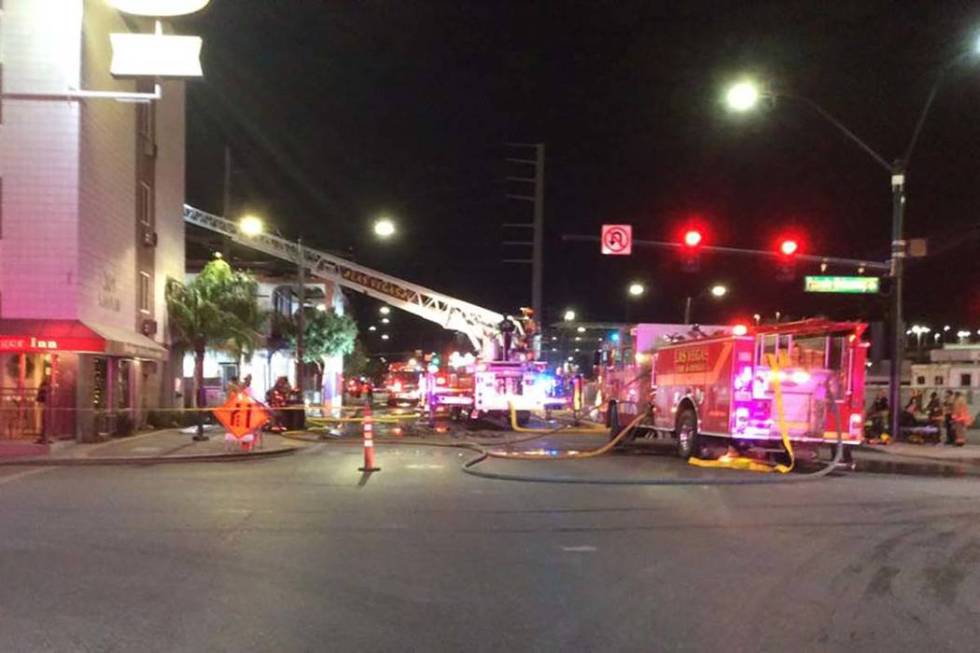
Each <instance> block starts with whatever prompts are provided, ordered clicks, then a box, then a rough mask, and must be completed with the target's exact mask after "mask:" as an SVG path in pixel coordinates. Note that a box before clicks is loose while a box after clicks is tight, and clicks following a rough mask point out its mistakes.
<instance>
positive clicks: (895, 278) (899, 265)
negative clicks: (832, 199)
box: [888, 90, 935, 442]
mask: <svg viewBox="0 0 980 653" xmlns="http://www.w3.org/2000/svg"><path fill="white" fill-rule="evenodd" d="M933 94H935V90H934V91H933ZM928 107H929V104H927V105H926V109H927V110H928ZM924 115H925V113H924V112H923V117H922V118H920V121H921V120H924ZM912 144H913V145H914V144H915V139H914V138H913V140H912ZM911 150H912V146H909V153H911ZM904 229H905V162H904V161H895V163H894V164H893V165H892V258H891V277H892V288H891V291H892V296H891V299H892V306H891V309H892V310H891V313H892V320H891V322H892V362H891V369H890V370H888V372H889V374H888V377H889V378H888V390H889V393H888V395H889V396H888V408H889V410H890V411H891V414H890V415H889V417H890V418H891V419H890V420H889V427H890V428H889V433H891V435H892V437H893V438H895V440H896V442H897V441H898V436H899V433H900V431H899V428H900V424H901V417H902V408H901V406H902V355H903V354H904V353H905V322H904V320H903V318H902V281H903V279H902V272H903V268H904V263H905V252H906V246H905V239H904Z"/></svg>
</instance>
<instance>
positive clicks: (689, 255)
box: [681, 229, 704, 272]
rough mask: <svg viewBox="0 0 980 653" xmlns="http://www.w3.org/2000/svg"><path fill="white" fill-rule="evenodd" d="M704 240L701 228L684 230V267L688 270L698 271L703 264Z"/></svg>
mask: <svg viewBox="0 0 980 653" xmlns="http://www.w3.org/2000/svg"><path fill="white" fill-rule="evenodd" d="M703 242H704V234H702V233H701V230H700V229H688V230H687V231H685V232H684V237H683V238H682V239H681V252H682V256H683V265H684V269H685V270H686V271H688V272H696V271H697V269H698V268H699V267H700V265H701V244H702V243H703Z"/></svg>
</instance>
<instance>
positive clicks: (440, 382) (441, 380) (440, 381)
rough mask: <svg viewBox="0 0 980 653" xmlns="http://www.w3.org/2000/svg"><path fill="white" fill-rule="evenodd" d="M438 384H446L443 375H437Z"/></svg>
mask: <svg viewBox="0 0 980 653" xmlns="http://www.w3.org/2000/svg"><path fill="white" fill-rule="evenodd" d="M436 385H446V378H445V377H443V376H437V377H436Z"/></svg>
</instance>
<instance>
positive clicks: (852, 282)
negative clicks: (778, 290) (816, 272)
mask: <svg viewBox="0 0 980 653" xmlns="http://www.w3.org/2000/svg"><path fill="white" fill-rule="evenodd" d="M803 289H804V290H805V291H806V292H838V293H849V294H854V295H856V294H875V293H877V292H879V291H880V289H881V279H880V278H878V277H809V276H808V277H806V285H805V286H804V288H803Z"/></svg>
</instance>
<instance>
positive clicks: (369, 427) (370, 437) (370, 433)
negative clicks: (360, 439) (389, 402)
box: [357, 404, 381, 472]
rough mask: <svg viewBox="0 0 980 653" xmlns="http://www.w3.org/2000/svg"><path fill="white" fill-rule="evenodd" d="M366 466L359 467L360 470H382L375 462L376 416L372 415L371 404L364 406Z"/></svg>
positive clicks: (363, 428) (363, 431)
mask: <svg viewBox="0 0 980 653" xmlns="http://www.w3.org/2000/svg"><path fill="white" fill-rule="evenodd" d="M362 433H363V435H364V466H363V467H358V469H357V471H359V472H380V471H381V468H380V467H378V466H377V465H376V464H375V463H374V418H373V417H371V406H370V404H368V405H366V406H365V407H364V423H363V427H362Z"/></svg>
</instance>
